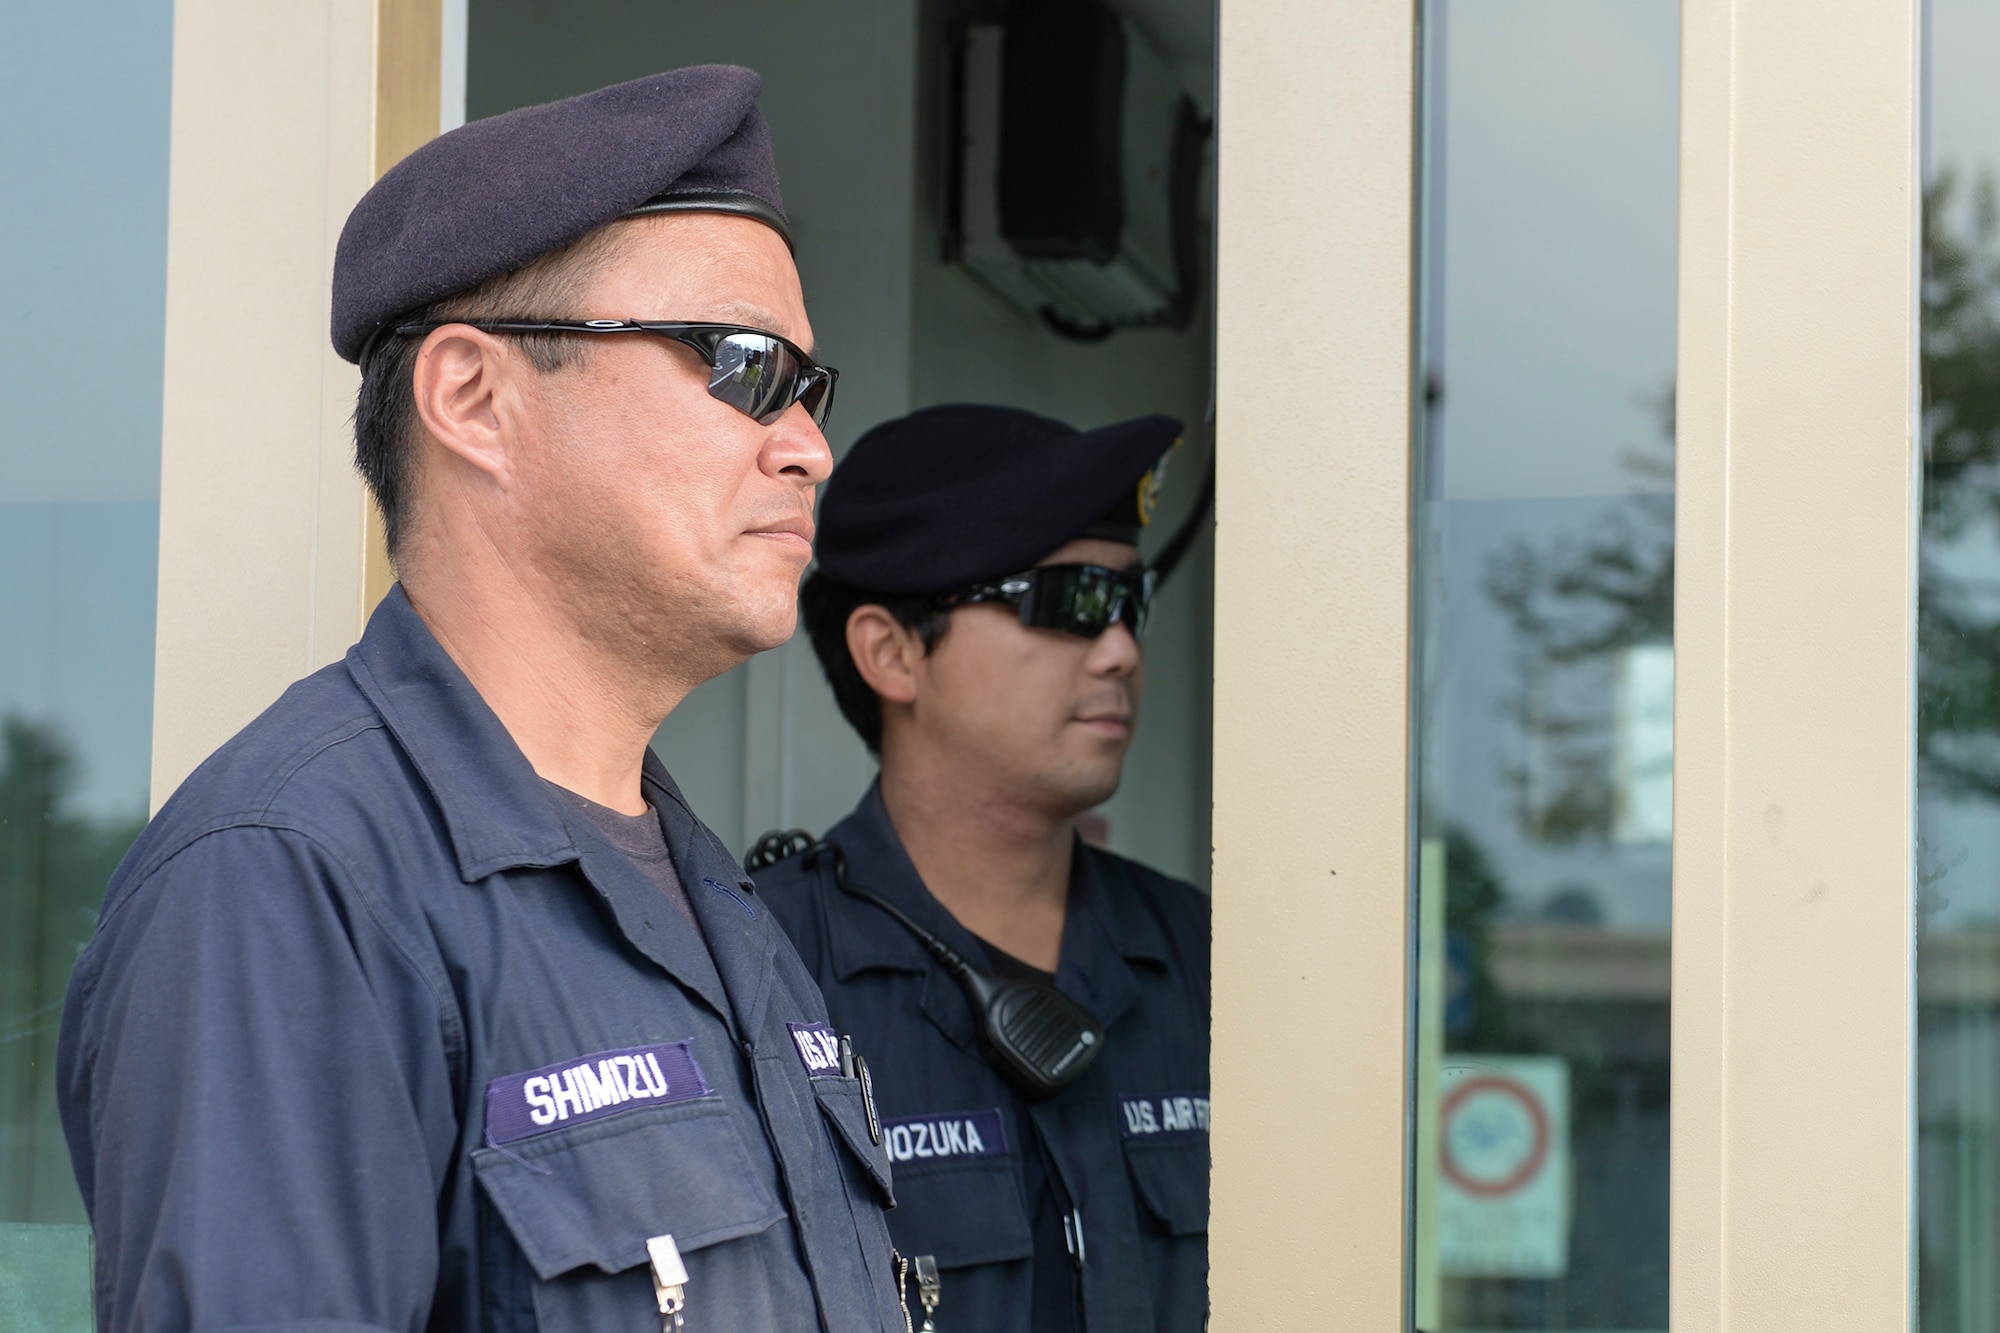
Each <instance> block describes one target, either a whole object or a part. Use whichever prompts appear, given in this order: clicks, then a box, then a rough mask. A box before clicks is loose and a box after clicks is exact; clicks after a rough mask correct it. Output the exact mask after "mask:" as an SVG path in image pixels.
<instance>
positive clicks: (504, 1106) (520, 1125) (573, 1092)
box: [486, 1041, 708, 1146]
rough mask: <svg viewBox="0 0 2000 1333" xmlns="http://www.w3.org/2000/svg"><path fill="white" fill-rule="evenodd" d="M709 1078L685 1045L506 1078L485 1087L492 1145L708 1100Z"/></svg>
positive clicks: (629, 1051)
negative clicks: (648, 1109) (627, 1113)
mask: <svg viewBox="0 0 2000 1333" xmlns="http://www.w3.org/2000/svg"><path fill="white" fill-rule="evenodd" d="M707 1093H708V1080H706V1079H704V1078H703V1077H702V1076H701V1066H699V1065H697V1064H696V1063H695V1062H694V1056H693V1055H691V1054H690V1053H689V1052H688V1043H687V1042H685V1041H668V1042H661V1043H659V1044H658V1045H654V1046H628V1047H626V1048H625V1049H624V1050H619V1051H598V1052H597V1053H596V1054H594V1055H582V1056H578V1057H577V1058H576V1059H574V1060H565V1061H563V1062H562V1063H561V1064H554V1065H547V1066H545V1067H543V1068H541V1069H531V1070H529V1071H528V1072H527V1073H525V1074H508V1075H506V1076H504V1077H502V1078H496V1079H494V1080H493V1081H492V1082H491V1083H488V1084H487V1085H486V1142H487V1144H488V1145H489V1146H493V1145H498V1144H502V1143H512V1142H514V1141H515V1140H517V1139H525V1138H530V1137H532V1136H533V1135H536V1134H546V1133H548V1132H549V1131H550V1130H552V1129H554V1128H555V1127H556V1126H558V1125H562V1124H567V1123H572V1122H588V1121H592V1120H602V1119H603V1118H604V1117H606V1116H611V1115H617V1114H618V1113H619V1112H620V1111H631V1110H636V1109H637V1108H639V1107H641V1106H658V1105H660V1104H662V1103H664V1102H682V1101H688V1100H690V1099H692V1098H695V1097H702V1096H706V1095H707Z"/></svg>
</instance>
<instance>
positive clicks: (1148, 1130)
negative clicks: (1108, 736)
mask: <svg viewBox="0 0 2000 1333" xmlns="http://www.w3.org/2000/svg"><path fill="white" fill-rule="evenodd" d="M826 836H827V839H828V840H829V841H831V842H835V843H838V844H839V845H840V848H841V850H842V852H843V853H844V854H845V857H846V863H847V877H848V880H849V882H851V883H853V884H856V885H859V886H862V887H865V888H869V889H873V890H874V891H875V892H876V893H878V894H880V895H881V896H882V897H884V898H887V899H888V900H889V901H890V902H892V903H894V904H896V906H898V907H900V908H902V909H903V911H905V912H906V913H908V914H909V915H910V916H911V917H913V918H914V919H915V920H916V921H917V923H918V924H919V925H922V926H924V927H926V928H928V929H929V930H931V931H933V932H935V933H936V934H937V935H939V936H940V937H942V938H943V939H944V940H945V941H946V942H947V943H948V944H950V945H951V946H952V947H953V948H955V949H957V950H958V951H959V952H960V953H962V954H964V955H966V956H967V957H971V958H978V957H980V956H981V955H982V954H984V955H985V956H987V957H989V958H991V957H992V953H991V951H989V950H986V949H984V947H983V946H982V945H981V944H980V942H979V941H978V940H977V938H976V937H974V936H973V935H972V934H971V933H970V932H969V931H967V930H966V929H965V928H964V927H963V926H961V925H959V923H958V922H957V920H955V919H954V918H953V917H952V916H951V914H950V913H949V912H947V911H946V910H945V909H944V906H943V905H942V904H941V903H939V902H938V900H937V899H936V898H934V897H932V896H931V893H930V891H929V890H928V889H926V888H925V887H924V884H923V881H922V880H921V879H920V878H919V877H918V875H917V871H916V867H915V866H913V865H912V864H911V863H910V858H909V856H908V854H907V853H905V852H904V850H903V845H902V843H901V842H900V841H899V840H898V839H897V837H896V832H895V829H894V828H893V827H892V826H891V825H890V823H889V817H888V814H887V812H886V811H885V810H884V809H883V805H882V797H881V791H880V789H879V788H874V789H871V790H870V791H869V793H868V795H867V796H866V797H865V798H864V799H863V800H862V802H861V805H860V806H859V808H857V809H856V810H855V812H854V813H853V814H851V815H849V816H848V817H847V818H846V819H845V820H843V821H841V822H840V823H839V824H837V825H835V826H834V828H833V829H832V830H831V831H830V832H829V833H828V834H827V835H826ZM757 883H758V886H759V892H760V894H761V895H762V896H763V898H764V900H765V901H766V902H767V903H769V904H770V907H771V910H772V911H773V912H774V913H775V914H776V915H777V917H778V919H779V921H780V922H782V923H783V925H784V927H785V929H786V930H788V931H790V932H791V935H792V938H793V940H794V941H796V942H797V944H798V947H799V953H800V955H801V956H802V957H803V958H804V959H805V962H806V966H807V967H808V968H809V969H810V970H811V971H812V973H813V975H814V976H815V977H816V978H818V980H819V984H820V988H821V990H822V991H824V992H825V994H826V1003H827V1008H828V1010H829V1011H830V1012H831V1014H832V1016H833V1023H834V1025H835V1026H836V1027H837V1028H839V1030H840V1031H842V1032H844V1033H847V1034H850V1035H851V1036H852V1037H853V1038H854V1042H855V1045H856V1047H857V1048H858V1049H859V1050H860V1052H861V1054H862V1055H863V1056H865V1057H866V1058H867V1060H868V1063H869V1066H870V1069H871V1071H872V1072H873V1073H874V1084H875V1099H876V1104H877V1105H878V1106H879V1107H880V1109H881V1114H882V1117H883V1121H884V1126H885V1131H886V1132H885V1135H884V1137H885V1138H886V1139H887V1141H888V1147H889V1153H890V1157H891V1159H892V1160H893V1161H894V1163H895V1171H896V1198H897V1203H898V1206H897V1208H896V1210H895V1211H894V1212H893V1213H891V1214H890V1215H889V1230H890V1233H891V1234H892V1235H893V1236H894V1237H895V1240H896V1245H897V1248H898V1249H899V1250H901V1252H902V1253H903V1254H905V1255H912V1256H914V1255H921V1254H930V1255H935V1256H936V1257H937V1262H938V1265H939V1267H940V1269H941V1270H942V1272H941V1277H942V1285H941V1291H940V1295H941V1297H942V1300H943V1303H942V1305H941V1306H940V1307H939V1310H938V1314H937V1320H938V1325H939V1327H941V1328H945V1329H948V1330H950V1331H951V1333H1028V1330H1030V1329H1032V1330H1033V1331H1034V1333H1060V1330H1061V1329H1063V1328H1065V1327H1068V1328H1080V1329H1087V1330H1089V1333H1138V1331H1139V1330H1145V1331H1146V1333H1153V1331H1154V1330H1158V1331H1159V1333H1169V1331H1172V1333H1182V1331H1184V1330H1185V1331H1186V1333H1198V1330H1200V1329H1202V1328H1203V1327H1204V1326H1205V1324H1206V1321H1207V1316H1208V1013H1209V914H1208V900H1207V899H1206V898H1204V897H1203V896H1202V895H1201V894H1200V893H1199V892H1197V891H1196V890H1195V889H1194V888H1193V887H1192V886H1191V885H1188V884H1184V883H1181V882H1180V881H1178V880H1173V879H1169V878H1167V877H1166V876H1164V875H1160V874H1157V873H1155V872H1153V871H1151V870H1148V869H1146V868H1145V867H1144V866H1141V865H1138V864H1136V863H1135V862H1132V861H1128V860H1125V859H1124V858H1123V857H1118V856H1113V855H1112V854H1110V853H1109V852H1103V851H1099V850H1097V849H1096V848H1093V847H1089V846H1086V845H1085V844H1084V843H1082V842H1081V841H1079V842H1078V843H1077V852H1076V856H1075V859H1074V862H1073V869H1072V872H1071V877H1070V891H1069V892H1070V896H1069V908H1068V916H1067V920H1066V922H1065V924H1064V926H1063V939H1062V957H1061V963H1060V966H1059V970H1058V972H1057V974H1056V984H1057V985H1058V986H1059V987H1060V988H1061V989H1062V990H1063V991H1064V992H1065V993H1067V994H1068V995H1069V996H1070V997H1071V998H1073V999H1075V1000H1076V1001H1078V1002H1079V1003H1081V1004H1082V1005H1083V1006H1084V1007H1085V1008H1087V1009H1089V1010H1090V1011H1091V1013H1092V1014H1094V1015H1096V1017H1097V1018H1098V1019H1099V1020H1100V1021H1101V1022H1102V1023H1103V1024H1104V1028H1105V1037H1104V1047H1103V1051H1102V1054H1100V1055H1099V1056H1098V1058H1097V1061H1096V1063H1094V1064H1093V1065H1092V1066H1091V1067H1090V1069H1089V1070H1088V1071H1087V1072H1086V1073H1085V1074H1084V1075H1083V1077H1082V1078H1080V1079H1078V1080H1077V1081H1076V1082H1074V1083H1072V1084H1070V1085H1069V1086H1068V1087H1066V1088H1064V1089H1063V1090H1062V1091H1060V1092H1058V1093H1057V1094H1055V1096H1053V1097H1051V1098H1049V1099H1048V1100H1046V1101H1041V1102H1028V1101H1025V1100H1023V1099H1022V1098H1021V1097H1019V1096H1017V1095H1016V1094H1015V1093H1014V1091H1013V1090H1012V1089H1011V1088H1010V1087H1009V1086H1008V1085H1007V1083H1006V1082H1005V1081H1004V1080H1002V1079H1001V1077H1000V1075H999V1074H998V1073H997V1072H995V1071H994V1069H993V1068H992V1066H990V1065H989V1064H987V1063H986V1061H985V1060H984V1059H983V1058H982V1057H981V1055H980V1052H979V1041H978V1036H977V1031H976V1029H975V1027H974V1024H973V1015H972V1011H971V1008H970V1006H969V1005H968V1004H967V1003H966V1000H965V994H964V992H963V991H962V990H960V989H959V986H958V984H957V983H956V982H955V981H953V980H952V979H951V977H950V976H949V975H948V974H947V973H946V972H945V971H944V969H943V968H942V967H941V966H939V965H938V963H937V962H936V961H934V960H933V959H932V958H931V956H930V955H929V954H928V953H926V952H925V951H924V949H923V947H922V946H921V945H919V944H918V943H917V941H916V940H915V939H914V938H913V937H912V936H911V935H910V933H909V932H908V931H907V930H905V929H904V928H903V927H902V926H901V925H899V924H897V923H896V922H895V921H894V920H893V919H891V918H890V917H889V916H888V914H887V913H885V912H883V911H882V910H881V909H880V908H877V907H873V906H871V905H869V904H868V903H865V902H862V901H860V900H859V899H856V898H853V897H850V896H849V895H847V894H844V893H842V892H841V891H840V890H839V889H838V888H837V887H836V886H835V885H834V882H833V874H832V869H831V866H830V865H829V864H828V863H826V862H822V863H821V864H820V866H819V868H818V869H816V870H815V871H812V872H807V871H806V870H805V869H804V868H803V867H802V864H801V862H800V860H799V859H797V858H794V859H792V860H788V861H784V862H781V863H780V864H778V865H776V866H774V867H772V868H771V869H769V870H765V871H760V872H759V873H758V875H757ZM1065 1215H1068V1216H1069V1218H1070V1225H1071V1226H1072V1227H1073V1226H1074V1224H1075V1219H1077V1218H1078V1217H1080V1218H1081V1221H1082V1232H1083V1241H1082V1245H1081V1253H1080V1257H1079V1256H1078V1254H1077V1253H1076V1250H1077V1247H1076V1246H1075V1245H1074V1242H1073V1241H1072V1242H1070V1243H1067V1244H1066V1243H1065V1237H1064V1226H1063V1219H1064V1216H1065ZM1038 1219H1039V1220H1040V1225H1038V1224H1037V1223H1038ZM910 1295H911V1298H912V1304H913V1305H914V1304H915V1301H914V1297H915V1289H914V1284H912V1290H911V1293H910Z"/></svg>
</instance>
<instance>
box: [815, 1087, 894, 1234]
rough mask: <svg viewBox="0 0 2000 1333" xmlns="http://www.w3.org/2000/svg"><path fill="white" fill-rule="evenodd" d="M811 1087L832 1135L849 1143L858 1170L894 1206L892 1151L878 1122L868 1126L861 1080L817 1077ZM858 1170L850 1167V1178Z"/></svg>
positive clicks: (883, 1203)
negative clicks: (880, 1139) (880, 1136)
mask: <svg viewBox="0 0 2000 1333" xmlns="http://www.w3.org/2000/svg"><path fill="white" fill-rule="evenodd" d="M812 1090H813V1096H814V1097H815V1098H817V1099H818V1101H819V1109H820V1111H821V1112H822V1113H824V1114H825V1116H826V1119H827V1123H828V1124H829V1125H831V1126H832V1128H833V1136H834V1137H835V1138H836V1139H838V1140H840V1142H842V1143H844V1144H846V1145H847V1153H846V1154H844V1156H847V1157H849V1158H851V1159H852V1161H853V1162H854V1163H856V1164H858V1165H859V1166H860V1168H861V1170H860V1172H859V1174H860V1175H863V1176H866V1177H867V1179H868V1181H869V1182H870V1184H871V1186H872V1187H873V1189H874V1190H875V1193H876V1195H877V1196H878V1197H879V1198H880V1200H881V1203H882V1206H883V1207H884V1208H894V1207H895V1206H896V1191H895V1187H894V1181H893V1177H892V1175H891V1172H890V1168H889V1153H888V1150H887V1148H886V1147H885V1146H884V1145H883V1144H881V1143H878V1142H876V1137H877V1135H878V1134H879V1132H880V1124H879V1122H878V1124H877V1126H876V1129H875V1131H873V1132H871V1131H870V1129H869V1113H868V1107H867V1103H866V1099H865V1096H864V1094H863V1093H862V1090H861V1080H860V1079H857V1078H816V1079H814V1080H813V1081H812ZM855 1174H856V1173H854V1172H851V1171H850V1172H849V1177H850V1179H852V1178H853V1177H854V1175H855Z"/></svg>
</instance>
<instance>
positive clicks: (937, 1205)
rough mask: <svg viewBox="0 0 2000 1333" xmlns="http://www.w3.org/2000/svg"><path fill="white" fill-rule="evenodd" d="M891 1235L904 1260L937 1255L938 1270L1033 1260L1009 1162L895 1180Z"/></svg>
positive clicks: (909, 1173)
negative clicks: (922, 1255) (909, 1256)
mask: <svg viewBox="0 0 2000 1333" xmlns="http://www.w3.org/2000/svg"><path fill="white" fill-rule="evenodd" d="M896 1199H897V1206H896V1211H895V1212H893V1213H891V1214H890V1215H889V1231H890V1234H891V1235H893V1236H894V1237H895V1239H896V1248H898V1249H900V1250H902V1251H904V1252H905V1253H907V1254H911V1255H917V1254H929V1255H935V1256H936V1258H937V1262H938V1267H939V1268H969V1267H971V1266H972V1265H974V1264H998V1263H1007V1262H1009V1261H1011V1260H1015V1259H1028V1258H1032V1257H1033V1256H1034V1253H1035V1239H1034V1236H1033V1234H1032V1233H1031V1232H1030V1231H1029V1230H1028V1208H1027V1204H1026V1203H1025V1202H1024V1201H1023V1200H1022V1198H1021V1185H1020V1182H1019V1181H1018V1180H1016V1179H1015V1177H1014V1163H1013V1160H1012V1159H1011V1158H1005V1157H1000V1158H988V1159H985V1160H980V1159H976V1158H975V1159H972V1160H967V1161H960V1162H952V1163H950V1164H938V1165H927V1166H925V1167H924V1168H922V1169H921V1170H909V1169H906V1170H904V1171H902V1172H901V1173H900V1174H898V1175H897V1177H896Z"/></svg>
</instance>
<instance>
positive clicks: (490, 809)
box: [347, 583, 578, 883]
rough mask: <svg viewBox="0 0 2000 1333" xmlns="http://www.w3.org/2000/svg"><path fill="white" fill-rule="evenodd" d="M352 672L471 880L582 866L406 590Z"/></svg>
mask: <svg viewBox="0 0 2000 1333" xmlns="http://www.w3.org/2000/svg"><path fill="white" fill-rule="evenodd" d="M347 670H348V673H349V674H350V675H351V676H352V677H353V678H354V683H355V685H356V686H357V687H358V688H359V689H360V690H361V692H362V693H363V694H364V695H366V696H367V698H368V701H369V702H370V703H371V704H373V705H374V706H375V710H376V711H377V712H378V713H380V714H381V715H382V721H383V722H384V724H386V725H387V727H388V728H389V732H390V734H391V735H392V736H394V737H395V738H396V742H397V744H399V745H401V746H402V748H403V752H404V754H406V755H408V756H409V760H410V763H411V765H412V766H413V767H415V769H416V770H417V775H418V776H419V777H421V778H422V779H423V782H424V785H425V786H426V787H427V788H429V790H430V793H431V799H432V800H434V801H436V802H437V806H438V810H439V812H440V813H441V814H442V816H443V818H444V824H445V828H446V830H447V831H448V833H449V834H450V836H451V845H452V851H453V852H454V854H455V855H456V856H457V857H458V869H459V874H460V876H461V877H462V878H463V879H464V880H465V881H466V882H467V883H472V882H473V881H475V880H480V879H484V878H485V877H486V876H488V875H491V874H494V873H495V872H497V871H501V870H506V869H508V868H510V867H514V866H550V865H560V864H561V863H563V862H565V861H574V860H576V859H577V855H578V853H577V848H576V844H575V842H574V840H573V839H571V837H570V835H569V830H568V829H567V828H566V827H565V826H564V824H563V821H562V816H561V813H560V812H559V811H558V810H557V808H556V805H555V803H554V802H553V801H551V800H550V799H549V795H548V793H547V792H546V791H545V790H543V787H542V780H541V778H539V777H538V776H536V774H535V770H534V766H533V765H531V764H530V763H529V762H528V757H527V756H526V755H524V754H522V753H521V747H520V746H519V745H516V744H515V743H514V738H513V736H511V735H509V734H508V731H507V728H506V727H505V726H503V725H502V724H501V721H500V719H499V717H498V716H496V715H495V714H494V712H493V710H492V709H491V708H489V707H488V706H487V704H486V701H485V700H484V699H482V698H481V697H480V695H479V691H478V690H476V689H474V688H473V686H472V682H471V681H470V680H467V679H466V676H465V673H464V672H463V671H461V670H459V668H458V664H457V663H456V662H454V661H452V660H451V657H450V655H449V654H448V653H446V652H445V650H444V647H443V645H441V644H439V643H438V641H437V637H436V636H435V635H433V634H432V633H431V631H430V627H429V626H427V625H425V624H424V622H423V620H422V619H421V618H420V617H419V616H418V615H417V612H416V608H415V607H413V606H411V605H410V600H409V598H408V597H407V596H406V595H405V594H404V592H403V586H402V585H401V584H400V583H399V584H396V585H395V586H393V587H391V588H390V589H389V594H388V596H386V597H384V598H383V599H382V604H381V605H380V606H378V607H377V608H376V609H375V613H374V614H373V615H372V616H370V617H369V618H368V628H367V630H366V632H364V633H363V634H362V636H361V642H359V643H357V644H355V645H354V647H352V648H350V649H349V650H348V652H347Z"/></svg>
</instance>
